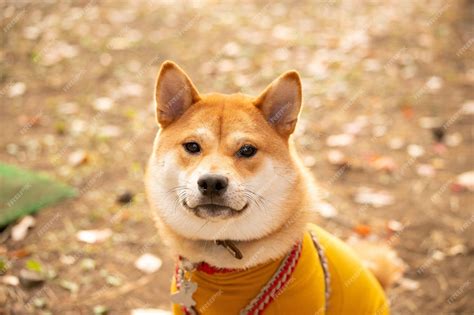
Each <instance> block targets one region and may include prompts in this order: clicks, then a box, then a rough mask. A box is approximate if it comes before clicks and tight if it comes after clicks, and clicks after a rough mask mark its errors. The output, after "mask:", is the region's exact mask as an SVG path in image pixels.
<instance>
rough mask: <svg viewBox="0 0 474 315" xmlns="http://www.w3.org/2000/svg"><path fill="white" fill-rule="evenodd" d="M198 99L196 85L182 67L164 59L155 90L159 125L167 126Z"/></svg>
mask: <svg viewBox="0 0 474 315" xmlns="http://www.w3.org/2000/svg"><path fill="white" fill-rule="evenodd" d="M199 100H200V97H199V93H198V91H197V89H196V87H195V86H194V85H193V83H192V82H191V80H190V79H189V77H188V76H187V75H186V73H185V72H184V71H183V69H181V68H180V67H179V66H178V65H177V64H175V63H174V62H172V61H165V62H164V63H163V64H162V65H161V69H160V71H159V73H158V78H157V79H156V90H155V101H156V118H157V120H158V123H159V124H160V126H161V127H166V126H168V125H169V124H170V123H172V122H173V121H175V120H176V119H178V118H179V117H180V116H181V115H182V114H183V113H184V112H185V111H186V110H187V109H188V108H189V106H191V105H192V104H194V103H196V102H197V101H199Z"/></svg>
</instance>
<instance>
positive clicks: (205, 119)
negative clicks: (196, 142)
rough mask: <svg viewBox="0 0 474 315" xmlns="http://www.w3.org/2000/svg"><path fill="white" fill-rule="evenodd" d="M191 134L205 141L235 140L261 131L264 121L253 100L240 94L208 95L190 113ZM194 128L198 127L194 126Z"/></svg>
mask: <svg viewBox="0 0 474 315" xmlns="http://www.w3.org/2000/svg"><path fill="white" fill-rule="evenodd" d="M190 116H191V117H189V118H190V119H191V120H192V123H191V124H190V125H194V126H195V131H194V133H195V134H196V135H197V136H200V137H204V138H216V137H218V138H222V137H225V138H230V139H232V140H236V141H238V140H239V138H245V137H246V135H248V134H250V133H258V132H259V131H260V132H261V129H262V123H263V122H264V119H263V116H262V114H261V113H260V110H259V109H257V108H256V107H255V106H254V105H253V103H252V99H251V98H249V97H247V96H244V95H240V94H234V95H224V94H211V95H205V96H203V98H202V100H201V101H200V102H199V103H198V104H195V106H194V108H193V109H192V110H191V111H190ZM196 126H197V127H196Z"/></svg>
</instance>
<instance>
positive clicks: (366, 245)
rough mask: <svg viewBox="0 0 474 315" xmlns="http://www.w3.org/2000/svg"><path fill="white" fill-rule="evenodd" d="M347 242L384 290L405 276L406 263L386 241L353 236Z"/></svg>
mask: <svg viewBox="0 0 474 315" xmlns="http://www.w3.org/2000/svg"><path fill="white" fill-rule="evenodd" d="M347 243H348V244H349V246H350V247H352V248H353V249H354V251H355V252H356V253H357V255H358V256H359V258H361V259H362V261H363V262H364V264H365V266H366V267H367V268H368V269H369V270H370V271H371V272H372V273H373V274H374V276H375V277H376V278H377V280H378V281H379V282H380V284H381V285H382V287H383V288H384V290H387V289H388V288H390V287H391V286H392V285H393V284H394V283H395V282H396V281H397V280H399V279H400V278H401V277H402V276H403V273H404V272H405V270H406V267H407V266H406V264H405V263H404V262H403V260H402V259H401V258H400V257H398V254H397V252H396V251H395V250H394V249H393V248H391V247H390V246H389V245H388V244H386V243H385V242H382V241H370V240H366V239H360V238H351V239H349V240H348V241H347Z"/></svg>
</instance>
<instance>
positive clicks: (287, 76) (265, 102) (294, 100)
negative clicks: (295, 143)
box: [254, 71, 302, 137]
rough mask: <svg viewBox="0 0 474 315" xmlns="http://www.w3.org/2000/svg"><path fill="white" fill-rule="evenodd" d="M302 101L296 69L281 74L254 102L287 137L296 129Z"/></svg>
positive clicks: (277, 129) (280, 132)
mask: <svg viewBox="0 0 474 315" xmlns="http://www.w3.org/2000/svg"><path fill="white" fill-rule="evenodd" d="M301 103H302V91H301V79H300V76H299V75H298V72H296V71H288V72H285V73H284V74H282V75H281V76H279V77H278V78H277V79H276V80H275V81H273V82H272V83H271V84H270V85H269V86H268V87H267V88H266V89H265V90H264V91H263V92H262V94H260V96H259V97H258V98H257V99H256V100H255V102H254V104H255V106H257V107H258V108H260V110H261V111H262V112H263V115H264V116H265V118H266V119H267V121H268V123H269V124H270V125H272V126H273V127H274V128H275V129H276V131H277V132H278V133H279V134H281V135H282V136H285V137H288V136H289V135H291V134H292V133H293V131H294V130H295V126H296V121H297V120H298V115H299V113H300V109H301Z"/></svg>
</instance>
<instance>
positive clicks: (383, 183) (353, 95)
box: [0, 0, 474, 314]
mask: <svg viewBox="0 0 474 315" xmlns="http://www.w3.org/2000/svg"><path fill="white" fill-rule="evenodd" d="M131 3H132V2H130V3H127V2H126V1H94V0H91V1H31V2H30V1H8V0H0V8H1V9H0V11H1V15H2V22H1V35H0V36H1V45H2V49H1V52H0V60H1V64H0V96H1V105H0V126H1V127H0V160H1V161H2V162H7V163H12V164H15V165H19V166H21V167H24V168H28V169H32V170H40V171H45V172H47V173H49V174H50V175H51V176H53V177H56V178H58V179H60V180H62V181H64V182H67V183H69V184H70V185H72V186H74V187H75V188H76V189H77V190H78V196H77V197H76V198H74V199H71V200H68V201H66V202H63V203H60V204H58V205H56V206H53V207H49V208H46V209H43V210H42V211H41V212H40V213H39V214H38V215H36V216H35V218H36V220H37V222H36V226H35V227H34V228H33V229H32V230H31V231H30V232H29V234H28V236H27V237H26V238H25V239H24V240H22V241H19V242H13V241H12V240H11V239H9V238H8V235H9V231H10V229H9V228H7V229H6V230H5V231H3V233H2V235H1V242H2V243H0V257H2V259H3V260H5V261H6V264H7V267H6V269H5V270H2V272H3V273H4V274H5V275H13V276H18V275H19V272H20V270H21V269H22V268H25V266H27V265H30V267H31V265H32V262H33V264H34V265H36V266H38V265H39V267H40V268H41V269H42V271H43V272H45V273H46V274H47V275H48V279H47V280H46V281H45V283H44V284H43V285H41V286H39V287H36V288H32V289H28V288H25V287H24V286H23V285H6V284H4V283H1V284H0V314H3V313H5V314H30V313H31V314H90V313H95V314H103V313H104V312H106V311H108V313H109V314H130V312H131V310H133V309H137V308H161V309H169V301H168V294H167V292H168V286H169V282H170V277H171V274H172V269H173V262H172V261H171V259H170V258H169V256H168V254H167V252H166V249H165V248H164V247H163V246H162V244H161V241H160V239H159V237H158V236H157V235H156V231H155V228H154V226H153V224H152V222H151V220H150V215H149V212H148V206H147V203H146V200H145V196H144V189H143V183H142V180H143V174H144V168H145V164H146V160H147V156H148V155H149V153H150V150H151V145H152V141H153V137H154V134H155V133H156V131H157V126H156V123H155V118H154V112H153V99H152V96H153V85H154V79H155V76H156V73H157V70H158V67H159V65H160V64H161V62H163V61H164V60H166V59H171V60H174V61H176V62H177V63H179V64H180V65H181V66H182V67H183V68H184V69H186V71H188V73H189V74H190V76H191V77H192V78H193V80H194V82H195V84H196V85H197V87H198V89H199V90H200V91H203V92H206V91H207V92H209V91H220V92H227V93H230V92H238V91H241V92H243V93H248V94H257V93H258V92H259V91H260V90H261V89H262V88H263V87H264V86H265V85H266V84H268V83H269V82H270V81H271V80H272V79H273V78H274V77H276V76H277V75H279V74H280V73H282V72H283V71H286V70H288V69H292V68H294V69H297V70H298V71H299V72H300V73H301V75H302V78H303V84H304V97H305V108H304V111H303V113H302V116H301V121H300V124H299V128H298V130H297V134H296V136H295V139H296V143H297V145H298V148H299V151H300V152H301V154H302V156H303V157H304V161H305V164H306V165H307V166H308V167H309V168H310V169H311V170H312V172H313V173H314V175H315V177H316V178H317V179H318V181H319V182H320V184H321V186H322V187H323V189H324V191H325V192H326V193H325V198H326V200H327V201H328V202H329V203H330V204H332V205H333V206H334V207H335V209H336V210H337V213H329V214H328V213H326V214H325V215H322V216H321V219H320V220H319V224H321V225H322V226H324V227H325V228H327V229H328V230H330V231H331V232H332V233H334V234H336V235H339V236H340V237H342V238H343V239H347V238H348V237H350V236H353V235H356V234H367V233H368V234H370V235H369V236H368V237H371V238H374V239H379V240H385V241H386V242H387V243H388V244H389V245H390V246H392V247H394V248H395V249H396V251H397V252H398V253H399V255H400V256H401V258H402V259H403V260H404V261H405V263H406V264H407V266H408V268H407V271H406V273H405V275H404V277H403V278H402V279H401V280H400V281H399V283H398V284H396V285H395V287H393V288H392V289H391V290H390V291H389V296H390V299H391V303H392V311H393V313H394V314H474V299H473V296H474V283H473V281H474V259H473V258H474V241H473V240H474V237H473V236H474V226H473V225H474V224H473V223H474V209H473V202H474V197H473V193H472V190H471V191H469V187H466V186H465V185H464V186H463V185H462V183H459V177H458V176H459V175H460V174H462V173H465V172H468V171H471V170H474V165H473V139H474V132H473V131H474V129H473V122H474V119H473V117H474V115H473V112H474V110H473V107H474V105H473V100H474V89H473V85H474V59H473V47H474V27H473V24H474V12H473V10H474V4H473V2H472V1H451V2H447V1H427V0H426V1H425V0H419V1H408V0H407V1H405V0H403V1H306V2H305V1H298V2H291V1H287V2H283V3H276V2H265V1H261V2H260V1H258V2H255V3H250V2H243V3H241V2H238V1H236V2H232V1H225V2H223V3H218V2H215V1H199V2H195V3H193V4H190V3H188V2H186V1H182V2H177V3H172V1H166V0H165V1H145V0H143V1H134V2H133V4H131ZM335 135H339V137H334V136H335ZM328 156H329V159H328ZM75 158H76V159H75ZM340 160H343V162H340ZM471 175H472V174H471ZM364 187H368V188H370V189H372V190H374V191H376V193H375V195H374V194H372V195H370V196H371V197H370V198H371V199H370V198H369V199H370V200H369V201H368V202H369V205H366V204H364V202H361V201H360V200H358V197H360V193H361V190H363V188H364ZM471 189H472V178H471ZM380 191H382V195H380ZM124 192H129V193H131V194H133V200H132V202H130V203H125V204H120V203H118V202H117V196H120V195H123V193H124ZM381 196H382V197H383V198H382V200H380V197H381ZM391 198H393V201H392V199H391ZM387 199H388V200H387ZM374 200H375V201H374ZM377 200H378V201H379V202H382V204H381V205H380V206H379V207H377V206H374V204H373V202H376V201H377ZM371 202H372V205H371V204H370V203H371ZM387 226H388V227H389V228H387ZM400 226H401V228H400ZM393 227H396V228H395V230H398V232H397V233H395V237H393V234H390V233H393V229H394V228H393ZM106 228H109V229H111V230H112V232H113V234H112V236H111V237H110V238H108V239H107V240H106V241H104V242H101V243H95V244H85V243H83V242H80V241H79V240H78V239H77V237H76V233H77V232H78V231H80V230H89V229H106ZM143 253H152V254H154V255H156V256H158V257H160V258H161V259H162V260H163V266H162V267H161V269H160V270H159V271H158V272H156V273H152V274H146V273H143V272H142V271H140V270H138V269H137V268H135V266H134V262H135V260H136V259H137V258H138V257H139V256H140V255H142V254H143ZM91 264H92V267H91ZM2 299H3V301H2ZM2 302H3V304H4V305H3V306H2Z"/></svg>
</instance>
